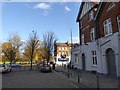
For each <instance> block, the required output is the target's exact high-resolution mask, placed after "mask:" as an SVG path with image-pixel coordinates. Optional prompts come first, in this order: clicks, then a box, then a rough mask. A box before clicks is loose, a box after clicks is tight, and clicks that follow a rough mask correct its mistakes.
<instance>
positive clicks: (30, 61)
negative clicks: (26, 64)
mask: <svg viewBox="0 0 120 90" xmlns="http://www.w3.org/2000/svg"><path fill="white" fill-rule="evenodd" d="M30 62H31V63H30V64H31V65H30V70H32V59H31V60H30Z"/></svg>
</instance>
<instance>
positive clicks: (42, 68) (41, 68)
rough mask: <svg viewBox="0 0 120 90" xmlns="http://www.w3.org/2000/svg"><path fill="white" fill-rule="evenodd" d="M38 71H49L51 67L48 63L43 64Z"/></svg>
mask: <svg viewBox="0 0 120 90" xmlns="http://www.w3.org/2000/svg"><path fill="white" fill-rule="evenodd" d="M40 71H41V72H51V71H52V69H51V66H50V65H47V64H45V65H43V66H41V67H40Z"/></svg>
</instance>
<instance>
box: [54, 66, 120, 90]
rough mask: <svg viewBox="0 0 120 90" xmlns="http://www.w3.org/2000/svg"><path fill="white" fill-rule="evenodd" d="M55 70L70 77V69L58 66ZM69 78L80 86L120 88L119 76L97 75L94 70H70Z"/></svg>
mask: <svg viewBox="0 0 120 90" xmlns="http://www.w3.org/2000/svg"><path fill="white" fill-rule="evenodd" d="M55 71H56V72H57V73H59V74H61V75H62V76H63V77H66V78H68V69H67V68H63V67H61V66H57V67H56V69H55ZM69 74H70V75H69V78H68V80H69V81H70V82H72V83H74V84H75V85H77V86H78V87H79V88H118V82H119V81H118V78H115V77H109V76H106V75H100V74H99V75H97V74H95V73H92V72H86V71H81V72H79V73H78V71H75V70H69ZM78 81H79V82H78Z"/></svg>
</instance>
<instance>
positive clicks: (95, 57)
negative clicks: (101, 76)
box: [92, 51, 97, 65]
mask: <svg viewBox="0 0 120 90" xmlns="http://www.w3.org/2000/svg"><path fill="white" fill-rule="evenodd" d="M92 62H93V65H97V55H96V51H92Z"/></svg>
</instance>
